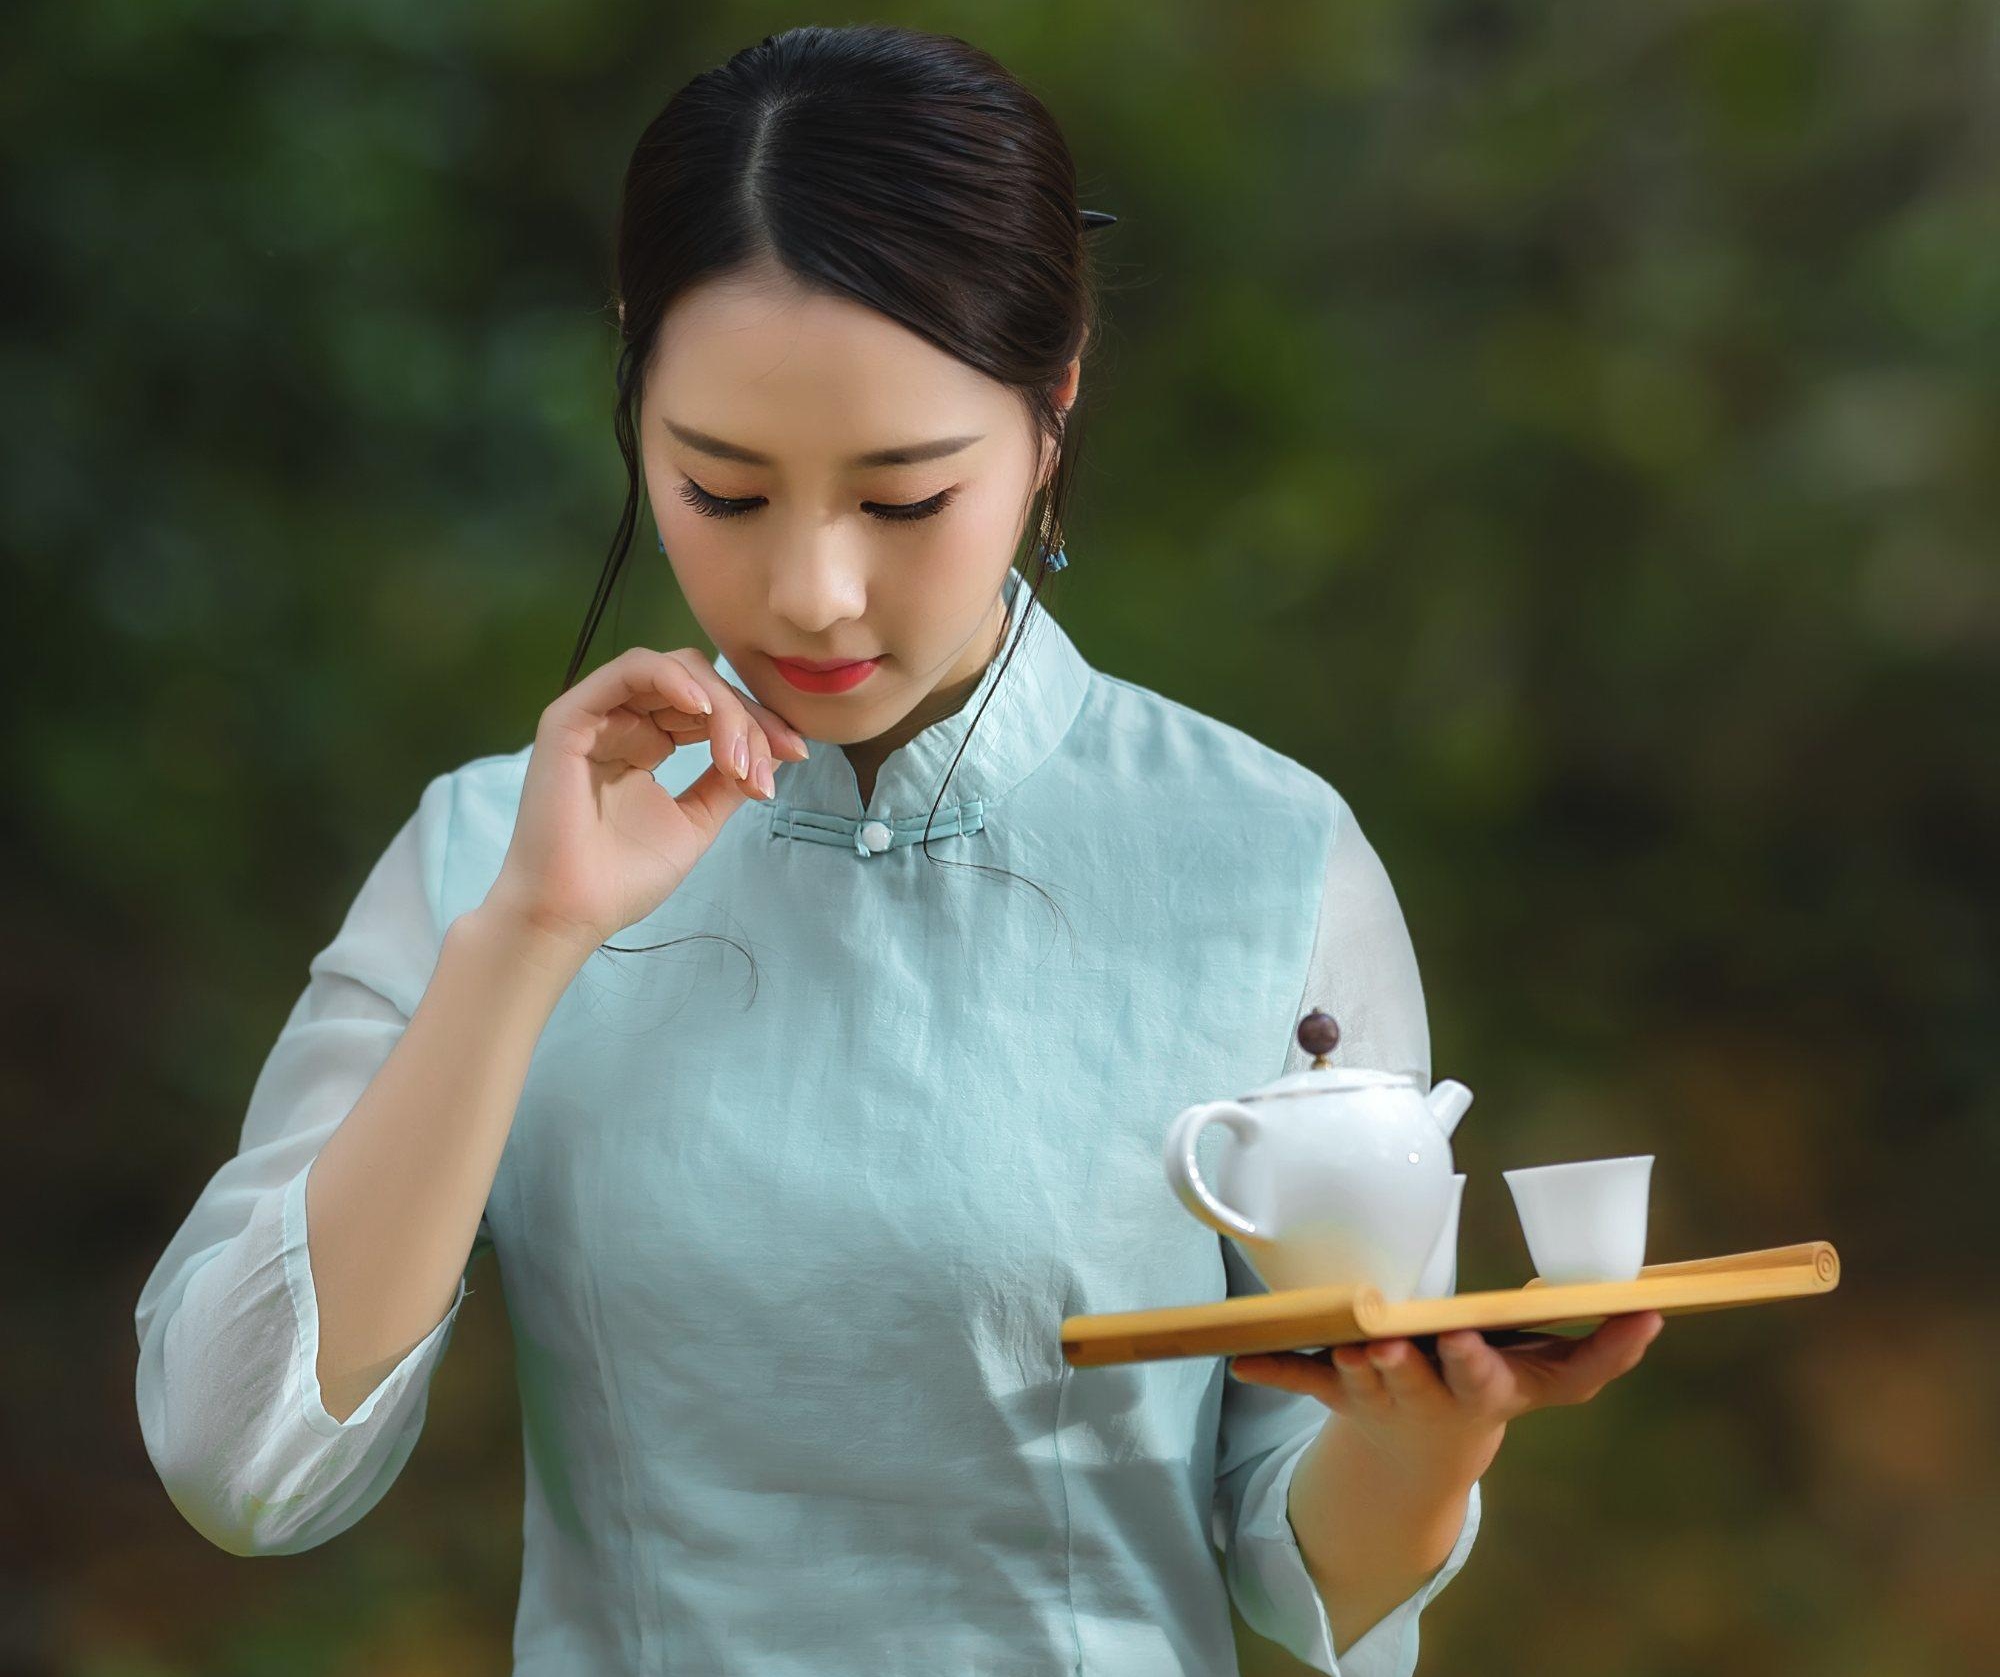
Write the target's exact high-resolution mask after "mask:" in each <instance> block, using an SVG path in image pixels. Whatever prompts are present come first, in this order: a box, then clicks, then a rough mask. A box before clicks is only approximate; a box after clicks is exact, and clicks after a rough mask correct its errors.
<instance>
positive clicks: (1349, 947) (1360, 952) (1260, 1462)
mask: <svg viewBox="0 0 2000 1677" xmlns="http://www.w3.org/2000/svg"><path fill="white" fill-rule="evenodd" d="M1315 1007H1318V1008H1324V1009H1325V1010H1326V1011H1327V1012H1329V1013H1331V1014H1332V1015H1333V1016H1334V1018H1335V1019H1337V1020H1338V1021H1339V1022H1340V1027H1341V1039H1340V1046H1339V1047H1338V1048H1337V1049H1336V1050H1335V1051H1334V1053H1333V1054H1332V1056H1331V1057H1330V1058H1331V1060H1332V1062H1333V1063H1334V1064H1337V1065H1353V1066H1371V1067H1378V1068H1382V1069H1386V1070H1391V1071H1407V1072H1410V1073H1412V1074H1414V1075H1415V1076H1416V1077H1417V1079H1418V1080H1419V1082H1420V1083H1421V1084H1422V1086H1423V1087H1424V1088H1425V1089H1427V1090H1428V1089H1429V1088H1430V1031H1429V1026H1428V1023H1427V1021H1426V1018H1425V1011H1424V999H1423V989H1422V986H1421V984H1420V982H1419V980H1418V975H1417V961H1416V954H1415V951H1414V950H1413V948H1412V947H1411V943H1410V934H1409V929H1408V927H1407V926H1406V925H1405V924H1404V920H1403V913H1402V909H1401V906H1400V905H1399V904H1398V902H1397V900H1396V894H1395V891H1394V889H1393V888H1392V886H1391V885H1390V883H1389V876H1388V874H1387V872H1386V871H1385V870H1384V869H1383V866H1382V862H1381V859H1380V858H1379V857H1378V856H1377V855H1376V853H1375V850H1374V847H1373V846H1372V845H1370V844H1369V842H1368V840H1367V838H1366V837H1365V836H1364V835H1363V834H1362V831H1361V829H1360V827H1359V825H1358V824H1357V823H1356V822H1355V820H1354V815H1353V811H1352V810H1350V809H1349V808H1348V807H1347V805H1346V803H1345V801H1342V803H1341V804H1340V806H1339V819H1338V824H1337V826H1336V828H1335V831H1334V836H1333V840H1332V842H1331V844H1330V845H1329V847H1328V854H1327V871H1326V879H1325V883H1324V888H1323V891H1322V894H1321V899H1320V908H1319V921H1318V931H1317V932H1316V934H1315V937H1314V947H1313V953H1312V959H1311V962H1310V964H1309V967H1308V970H1307V976H1306V985H1305V990H1304V993H1303V994H1302V995H1301V997H1300V999H1299V1005H1298V1007H1297V1008H1296V1009H1295V1010H1294V1013H1293V1016H1292V1019H1291V1020H1290V1021H1289V1024H1290V1025H1291V1026H1296V1024H1297V1023H1298V1021H1299V1019H1301V1018H1303V1017H1304V1016H1305V1014H1306V1013H1308V1012H1309V1011H1311V1010H1312V1009H1313V1008H1315ZM1288 1040H1289V1041H1290V1043H1291V1046H1290V1048H1289V1050H1288V1052H1287V1054H1286V1057H1285V1064H1284V1070H1285V1071H1287V1072H1291V1071H1299V1070H1303V1069H1304V1068H1305V1067H1306V1066H1307V1065H1309V1064H1310V1063H1311V1061H1310V1056H1308V1055H1307V1054H1306V1053H1305V1051H1304V1050H1303V1049H1301V1048H1300V1047H1299V1046H1298V1042H1297V1038H1296V1037H1295V1036H1294V1037H1290V1038H1289V1039H1288ZM1216 1238H1217V1239H1218V1240H1220V1241H1221V1242H1222V1255H1223V1263H1224V1266H1225V1268H1226V1269H1227V1272H1228V1276H1229V1292H1230V1295H1231V1296H1232V1297H1234V1296H1237V1295H1239V1294H1244V1293H1262V1292H1266V1291H1268V1290H1269V1289H1268V1288H1266V1287H1265V1285H1264V1283H1263V1282H1262V1281H1261V1280H1260V1279H1259V1278H1258V1276H1257V1274H1256V1272H1255V1271H1254V1270H1253V1269H1252V1268H1251V1267H1250V1264H1249V1262H1248V1260H1247V1259H1245V1257H1244V1256H1243V1254H1242V1252H1241V1250H1240V1249H1239V1248H1238V1247H1237V1245H1236V1243H1235V1242H1234V1241H1232V1240H1230V1239H1228V1238H1227V1237H1225V1236H1222V1235H1217V1236H1216ZM1222 1392H1223V1397H1222V1411H1221V1422H1220V1429H1221V1430H1220V1435H1219V1438H1218V1444H1217V1451H1216V1501H1215V1523H1216V1531H1217V1537H1218V1542H1219V1544H1220V1547H1221V1550H1222V1555H1223V1563H1224V1575H1225V1577H1226V1579H1227V1582H1228V1587H1229V1593H1230V1595H1231V1596H1232V1597H1233V1598H1234V1600H1235V1602H1236V1605H1237V1610H1238V1611H1239V1612H1240V1613H1241V1614H1242V1615H1243V1621H1244V1623H1245V1624H1247V1625H1249V1626H1250V1628H1251V1629H1252V1630H1254V1631H1256V1632H1257V1633H1258V1634H1259V1635H1261V1636H1265V1637H1268V1638H1269V1639H1270V1640H1272V1641H1273V1642H1276V1643H1278V1644H1279V1645H1280V1646H1281V1647H1283V1648H1285V1649H1286V1650H1287V1651H1288V1652H1290V1653H1291V1654H1292V1655H1293V1656H1294V1657H1295V1658H1297V1659H1299V1660H1300V1661H1302V1662H1303V1663H1304V1664H1306V1665H1307V1666H1309V1667H1310V1668H1311V1669H1313V1670H1314V1671H1321V1672H1326V1673H1329V1674H1331V1677H1410V1674H1411V1673H1413V1672H1414V1671H1415V1670H1416V1666H1417V1620H1418V1618H1419V1616H1420V1615H1421V1614H1422V1612H1423V1610H1424V1607H1425V1606H1426V1605H1427V1604H1428V1603H1429V1602H1430V1601H1431V1600H1432V1599H1433V1598H1435V1597H1436V1595H1437V1593H1438V1592H1439V1591H1440V1590H1442V1589H1443V1588H1444V1587H1445V1585H1447V1584H1448V1583H1450V1582H1451V1580H1452V1579H1453V1578H1454V1577H1455V1576H1456V1575H1457V1573H1458V1571H1459V1569H1460V1568H1461V1567H1462V1566H1464V1564H1465V1561H1466V1557H1467V1556H1468V1555H1469V1554H1470V1553H1471V1551H1472V1544H1473V1541H1474V1539H1475V1538H1476V1537H1477V1536H1478V1533H1479V1520H1480V1490H1479V1486H1478V1484H1476V1483H1475V1484H1474V1485H1473V1487H1472V1493H1471V1496H1470V1498H1469V1499H1468V1501H1467V1504H1466V1512H1465V1522H1464V1524H1463V1525H1462V1526H1461V1527H1460V1529H1459V1534H1458V1540H1457V1542H1456V1543H1454V1544H1453V1546H1452V1550H1451V1553H1450V1554H1449V1555H1448V1556H1447V1557H1446V1558H1445V1560H1444V1562H1443V1564H1441V1565H1440V1566H1439V1568H1438V1569H1437V1571H1436V1572H1434V1573H1432V1574H1431V1576H1430V1577H1429V1578H1427V1579H1426V1580H1425V1581H1424V1583H1423V1586H1422V1587H1421V1588H1420V1589H1418V1590H1416V1591H1415V1592H1414V1593H1412V1594H1411V1595H1410V1596H1409V1597H1408V1598H1407V1599H1406V1600H1405V1601H1403V1602H1402V1603H1400V1604H1399V1605H1398V1606H1396V1607H1395V1608H1393V1609H1392V1610H1391V1611H1390V1612H1389V1613H1388V1614H1387V1615H1386V1616H1384V1617H1383V1618H1381V1619H1380V1620H1378V1621H1377V1622H1376V1623H1375V1624H1373V1625H1371V1626H1370V1627H1369V1628H1368V1629H1367V1630H1365V1631H1364V1632H1363V1633H1362V1634H1361V1636H1360V1637H1359V1638H1358V1639H1357V1640H1356V1641H1355V1642H1354V1644H1353V1645H1352V1646H1351V1647H1349V1648H1346V1649H1344V1650H1342V1651H1341V1652H1340V1653H1339V1655H1338V1656H1337V1657H1336V1655H1335V1652H1334V1646H1333V1627H1332V1624H1331V1622H1330V1621H1329V1619H1328V1617H1327V1612H1326V1604H1325V1603H1324V1602H1323V1601H1322V1600H1321V1598H1320V1594H1319V1591H1318V1589H1317V1587H1316V1586H1315V1585H1314V1583H1313V1581H1312V1575H1311V1574H1310V1573H1309V1572H1308V1571H1307V1570H1306V1565H1305V1558H1304V1556H1303V1554H1302V1553H1301V1552H1300V1549H1299V1543H1298V1535H1297V1533H1296V1532H1295V1531H1294V1530H1293V1529H1292V1524H1291V1516H1290V1514H1289V1512H1288V1498H1289V1497H1290V1495H1291V1486H1292V1476H1293V1474H1294V1472H1295V1471H1296V1470H1297V1468H1298V1465H1299V1461H1300V1459H1301V1458H1302V1457H1303V1456H1304V1455H1305V1452H1306V1450H1307V1449H1308V1448H1309V1447H1310V1446H1311V1444H1312V1442H1313V1440H1314V1439H1315V1438H1317V1437H1318V1436H1319V1431H1320V1428H1321V1426H1322V1425H1323V1424H1324V1425H1331V1426H1339V1425H1340V1424H1341V1421H1340V1417H1339V1416H1338V1415H1336V1414H1334V1413H1333V1411H1331V1410H1330V1409H1328V1408H1327V1407H1326V1406H1325V1405H1324V1404H1322V1403H1321V1402H1320V1401H1319V1400H1318V1399H1317V1398H1314V1397H1311V1396H1308V1395H1307V1394H1305V1393H1302V1392H1285V1391H1280V1390H1278V1389H1277V1388H1276V1387H1272V1386H1260V1385H1253V1384H1250V1383H1248V1382H1245V1381H1241V1380H1236V1379H1232V1378H1231V1377H1230V1376H1229V1375H1228V1373H1227V1372H1226V1370H1225V1372H1224V1374H1223V1380H1222Z"/></svg>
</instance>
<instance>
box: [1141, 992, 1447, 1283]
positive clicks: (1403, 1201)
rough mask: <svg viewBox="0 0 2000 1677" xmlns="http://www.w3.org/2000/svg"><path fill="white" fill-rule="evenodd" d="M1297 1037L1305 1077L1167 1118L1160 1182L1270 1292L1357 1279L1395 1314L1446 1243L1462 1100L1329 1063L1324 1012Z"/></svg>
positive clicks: (1331, 1034)
mask: <svg viewBox="0 0 2000 1677" xmlns="http://www.w3.org/2000/svg"><path fill="white" fill-rule="evenodd" d="M1298 1039H1299V1046H1300V1047H1302V1048H1303V1049H1305V1050H1306V1052H1307V1053H1309V1054H1311V1055H1312V1056H1313V1057H1314V1058H1313V1062H1312V1065H1311V1067H1310V1068H1308V1069H1307V1070H1305V1071H1299V1072H1293V1073H1292V1074H1291V1075H1290V1076H1287V1077H1280V1078H1277V1079H1276V1080H1275V1081H1273V1082H1270V1083H1267V1084H1265V1085H1264V1086H1263V1087H1262V1088H1261V1089H1257V1090H1254V1091H1252V1092H1251V1093H1250V1094H1247V1095H1245V1096H1243V1097H1242V1099H1241V1100H1220V1101H1203V1102H1202V1103H1201V1104H1199V1105H1198V1106H1191V1107H1189V1108H1188V1109H1187V1110H1186V1111H1185V1112H1183V1113H1181V1114H1180V1116H1179V1117H1177V1118H1176V1119H1175V1120H1174V1121H1173V1123H1172V1125H1170V1126H1169V1128H1168V1130H1167V1141H1166V1152H1165V1162H1166V1169H1167V1181H1168V1183H1169V1184H1170V1185H1171V1186H1172V1188H1173V1190H1174V1192H1175V1193H1176V1194H1178V1195H1179V1196H1180V1200H1181V1203H1182V1204H1183V1205H1185V1206H1186V1207H1187V1208H1188V1210H1189V1211H1190V1212H1192V1213H1193V1214H1194V1215H1195V1216H1196V1217H1198V1218H1200V1219H1201V1220H1202V1222H1204V1223H1206V1224H1208V1226H1209V1227H1210V1228H1212V1229H1215V1230H1216V1231H1217V1232H1218V1233H1221V1234H1225V1235H1227V1236H1229V1238H1230V1239H1232V1240H1234V1241H1235V1242H1236V1243H1237V1244H1238V1245H1239V1246H1240V1247H1241V1248H1242V1249H1243V1250H1244V1252H1245V1254H1246V1255H1247V1256H1248V1258H1249V1260H1250V1264H1251V1267H1252V1268H1253V1269H1255V1270H1256V1272H1257V1274H1258V1276H1259V1277H1260V1278H1261V1279H1262V1280H1263V1282H1264V1284H1265V1285H1266V1286H1268V1287H1269V1288H1270V1289H1271V1290H1272V1291H1273V1292H1279V1291H1282V1290H1284V1289H1286V1288H1290V1287H1332V1286H1359V1285H1362V1284H1364V1283H1366V1284H1368V1285H1371V1286H1374V1287H1376V1288H1378V1289H1380V1291H1381V1294H1382V1297H1383V1299H1384V1300H1385V1301H1387V1302H1389V1303H1391V1304H1400V1303H1402V1302H1403V1301H1405V1300H1407V1299H1410V1298H1412V1297H1415V1296H1418V1295H1417V1288H1418V1283H1419V1280H1420V1279H1421V1278H1422V1277H1423V1275H1424V1272H1425V1269H1426V1266H1427V1263H1428V1261H1429V1259H1430V1257H1431V1254H1432V1252H1433V1250H1434V1249H1435V1248H1436V1247H1437V1246H1438V1244H1439V1242H1440V1241H1441V1240H1443V1239H1445V1238H1447V1237H1450V1238H1451V1239H1452V1240H1453V1241H1454V1243H1455V1241H1456V1236H1457V1232H1458V1230H1457V1221H1458V1220H1457V1218H1456V1217H1455V1216H1452V1215H1451V1212H1452V1210H1453V1208H1454V1205H1453V1194H1452V1163H1451V1140H1450V1138H1451V1134H1452V1131H1454V1130H1455V1129H1457V1128H1458V1121H1459V1120H1460V1119H1461V1118H1463V1117H1464V1116H1465V1112H1466V1108H1467V1107H1469V1106H1471V1105H1472V1091H1471V1090H1470V1089H1468V1088H1467V1087H1466V1086H1465V1085H1464V1084H1463V1083H1454V1082H1452V1081H1451V1080H1450V1079H1449V1078H1447V1079H1446V1080H1445V1081H1444V1082H1442V1083H1439V1084H1438V1085H1437V1086H1436V1087H1435V1088H1433V1089H1432V1090H1431V1091H1430V1093H1429V1094H1428V1095H1425V1093H1424V1092H1423V1090H1422V1089H1421V1088H1419V1087H1418V1084H1417V1080H1416V1079H1415V1078H1414V1077H1411V1076H1409V1075H1407V1074H1405V1073H1401V1072H1388V1071H1366V1070H1361V1069H1357V1068H1354V1067H1334V1066H1329V1065H1328V1064H1327V1056H1328V1055H1329V1054H1331V1053H1332V1052H1333V1051H1334V1049H1335V1047H1337V1046H1338V1044H1339V1042H1340V1027H1339V1025H1338V1024H1337V1023H1335V1021H1334V1019H1333V1017H1332V1015H1331V1014H1327V1013H1323V1012H1320V1011H1317V1010H1315V1011H1314V1012H1312V1013H1308V1014H1307V1015H1306V1016H1305V1018H1304V1019H1303V1020H1301V1021H1300V1022H1299V1029H1298ZM1210 1124H1220V1125H1222V1126H1223V1127H1224V1129H1225V1130H1227V1131H1228V1133H1229V1134H1230V1135H1231V1136H1232V1137H1233V1138H1234V1141H1233V1144H1232V1145H1231V1146H1230V1147H1229V1148H1228V1149H1227V1150H1226V1151H1225V1152H1224V1153H1223V1154H1222V1155H1221V1156H1220V1158H1219V1160H1218V1162H1217V1165H1216V1169H1215V1171H1214V1183H1213V1185H1212V1186H1211V1184H1210V1182H1209V1181H1207V1180H1206V1179H1204V1177H1203V1176H1202V1173H1201V1168H1200V1166H1199V1165H1198V1164H1197V1162H1196V1159H1195V1146H1196V1144H1197V1143H1198V1142H1199V1141H1200V1139H1201V1134H1202V1131H1203V1130H1205V1129H1206V1128H1207V1127H1208V1126H1209V1125H1210Z"/></svg>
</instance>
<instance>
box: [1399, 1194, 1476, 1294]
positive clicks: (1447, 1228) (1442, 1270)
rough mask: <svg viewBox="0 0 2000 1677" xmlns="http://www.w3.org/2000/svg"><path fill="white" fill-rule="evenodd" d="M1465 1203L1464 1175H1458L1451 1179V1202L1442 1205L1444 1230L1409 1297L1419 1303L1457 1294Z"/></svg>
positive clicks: (1440, 1231) (1440, 1232) (1440, 1233)
mask: <svg viewBox="0 0 2000 1677" xmlns="http://www.w3.org/2000/svg"><path fill="white" fill-rule="evenodd" d="M1464 1202H1465V1174H1464V1172H1462V1171H1461V1172H1459V1173H1458V1174H1457V1175H1455V1176H1453V1177H1452V1179H1451V1198H1450V1199H1449V1200H1448V1201H1447V1202H1446V1204H1445V1212H1444V1227H1443V1228H1442V1229H1440V1230H1439V1231H1438V1239H1437V1244H1436V1245H1435V1246H1433V1247H1432V1248H1431V1255H1430V1256H1429V1257H1428V1258H1426V1259H1425V1260H1424V1270H1423V1274H1421V1275H1419V1276H1418V1277H1417V1288H1416V1291H1415V1292H1414V1293H1412V1294H1411V1295H1410V1296H1411V1297H1412V1298H1420V1299H1443V1298H1450V1297H1451V1295H1452V1294H1453V1293H1455V1292H1457V1291H1458V1208H1459V1207H1460V1206H1461V1205H1462V1204H1463V1203H1464Z"/></svg>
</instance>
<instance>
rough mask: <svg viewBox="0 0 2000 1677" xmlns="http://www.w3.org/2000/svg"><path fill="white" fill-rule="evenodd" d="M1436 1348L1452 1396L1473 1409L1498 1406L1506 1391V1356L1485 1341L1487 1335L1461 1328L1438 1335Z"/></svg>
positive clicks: (1475, 1330)
mask: <svg viewBox="0 0 2000 1677" xmlns="http://www.w3.org/2000/svg"><path fill="white" fill-rule="evenodd" d="M1437 1347H1438V1361H1439V1364H1440V1365H1441V1368H1442V1372H1443V1375H1444V1383H1445V1386H1446V1387H1447V1388H1448V1389H1449V1390H1450V1392H1451V1394H1452V1396H1454V1397H1456V1398H1457V1399H1458V1400H1459V1401H1460V1402H1461V1403H1464V1404H1467V1405H1470V1406H1471V1407H1473V1408H1476V1409H1482V1410H1484V1409H1492V1408H1495V1407H1497V1405H1498V1403H1499V1401H1500V1399H1501V1397H1502V1396H1503V1395H1504V1394H1505V1392H1506V1390H1507V1384H1508V1372H1507V1359H1506V1358H1505V1357H1504V1356H1503V1355H1502V1354H1501V1353H1500V1352H1498V1351H1496V1350H1494V1349H1493V1347H1492V1346H1490V1345H1488V1344H1487V1343H1486V1336H1485V1335H1484V1334H1482V1333H1480V1332H1479V1330H1478V1329H1476V1328H1460V1329H1458V1330H1456V1331H1455V1332H1452V1333H1441V1334H1439V1335H1438V1341H1437Z"/></svg>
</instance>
